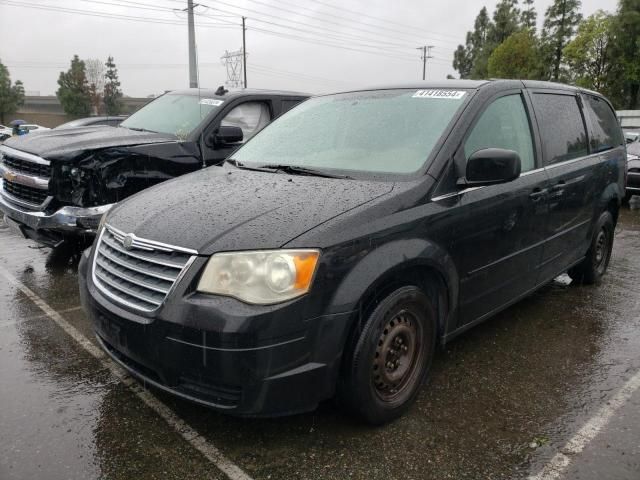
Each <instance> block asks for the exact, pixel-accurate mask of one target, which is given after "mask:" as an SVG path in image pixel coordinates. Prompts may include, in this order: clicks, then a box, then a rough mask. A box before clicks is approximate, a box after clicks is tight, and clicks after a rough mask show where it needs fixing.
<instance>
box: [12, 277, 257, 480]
mask: <svg viewBox="0 0 640 480" xmlns="http://www.w3.org/2000/svg"><path fill="white" fill-rule="evenodd" d="M0 275H2V276H3V277H4V278H5V279H6V280H7V282H9V283H10V284H11V285H13V286H14V287H16V288H17V289H18V290H20V291H21V292H22V293H23V294H24V295H25V296H27V297H28V298H29V299H30V300H31V301H32V302H33V303H34V304H36V305H37V306H38V307H39V308H40V309H41V310H42V311H43V312H44V313H45V314H46V315H47V316H48V317H49V318H50V319H51V320H53V321H54V322H55V323H56V324H57V325H58V326H59V327H60V328H61V329H62V330H64V331H65V332H66V333H67V334H68V335H69V336H70V337H71V338H73V339H74V340H75V341H76V342H78V343H79V344H80V346H81V347H82V348H84V349H85V350H86V351H87V352H88V353H90V354H91V355H92V356H93V357H95V358H96V359H98V361H100V363H101V364H102V365H103V366H104V367H105V368H107V369H108V370H109V371H110V372H111V373H112V374H113V376H114V377H116V378H117V379H118V380H120V381H121V382H122V383H123V384H125V385H126V386H127V387H128V388H129V389H130V390H131V391H132V392H133V393H134V394H135V395H136V396H137V397H138V398H140V399H141V400H142V401H143V402H144V403H145V404H146V405H147V406H148V407H149V408H151V409H152V410H153V411H154V412H156V413H157V414H158V415H160V417H162V418H163V419H164V420H165V422H167V424H169V426H170V427H171V428H173V430H175V431H176V433H178V434H179V435H180V436H181V437H182V438H183V439H184V440H185V441H186V442H187V443H189V444H190V445H191V446H192V447H193V448H195V449H196V450H198V451H199V452H200V453H201V454H202V455H204V456H205V457H206V458H207V460H209V461H210V462H211V463H213V464H214V465H215V466H216V467H218V469H219V470H220V471H221V472H222V473H224V474H225V475H226V476H227V477H228V478H229V479H230V480H252V478H251V477H250V476H249V475H247V474H246V473H245V472H244V471H243V470H242V469H241V468H240V467H238V466H237V465H235V464H234V463H233V462H232V461H231V460H229V459H228V458H227V457H225V456H224V454H223V453H222V452H221V451H220V450H218V449H217V448H216V447H215V446H214V445H213V444H211V443H210V442H209V441H207V439H206V438H204V437H203V436H202V435H200V434H199V433H198V432H197V431H195V430H194V429H193V428H191V427H190V426H189V425H188V424H187V423H186V422H185V421H184V420H182V419H181V418H180V417H178V416H177V415H176V414H175V413H174V412H173V411H172V410H171V409H170V408H169V407H167V406H166V405H165V404H164V403H162V402H161V401H160V400H158V399H157V398H156V397H155V396H154V395H153V394H152V393H151V392H149V391H148V390H146V389H145V388H144V387H143V386H142V385H141V384H139V383H138V382H136V381H135V380H134V379H133V378H132V377H131V376H130V375H129V374H128V373H127V372H126V371H125V370H124V369H122V368H121V367H120V366H119V365H116V364H115V363H114V362H113V361H111V360H110V359H109V357H108V356H107V355H106V354H105V353H104V352H103V351H102V350H100V349H99V348H98V347H96V346H95V345H94V344H93V343H91V342H90V341H89V340H88V339H87V338H86V337H85V336H84V335H82V333H80V331H79V330H77V329H76V328H75V327H74V326H73V325H71V324H70V323H69V322H67V321H66V320H65V319H64V318H63V317H62V316H61V315H60V314H59V313H58V312H56V311H55V310H54V309H53V308H51V307H50V306H49V305H48V304H47V303H46V302H45V301H44V300H43V299H41V298H40V297H39V296H38V295H37V294H36V293H35V292H33V291H32V290H31V289H30V288H29V287H27V286H26V285H25V284H23V283H22V282H20V281H19V280H18V279H16V278H15V277H14V276H13V275H11V274H10V273H9V272H8V271H7V270H5V269H4V268H3V267H0Z"/></svg>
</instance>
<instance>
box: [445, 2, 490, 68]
mask: <svg viewBox="0 0 640 480" xmlns="http://www.w3.org/2000/svg"><path fill="white" fill-rule="evenodd" d="M491 28H492V24H491V19H490V18H489V12H488V11H487V8H486V7H483V8H482V10H480V13H478V16H477V17H476V19H475V22H474V25H473V31H471V32H467V38H466V43H465V45H464V46H463V45H459V46H458V49H457V50H456V51H455V53H454V57H453V68H455V69H456V70H457V71H458V72H459V73H460V78H484V77H483V74H484V73H485V72H484V71H483V70H482V69H481V68H475V65H476V64H477V63H479V59H480V58H482V56H483V51H484V50H485V47H486V46H487V41H488V37H489V31H490V30H491Z"/></svg>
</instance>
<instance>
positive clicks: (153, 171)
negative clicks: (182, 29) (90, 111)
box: [0, 87, 308, 247]
mask: <svg viewBox="0 0 640 480" xmlns="http://www.w3.org/2000/svg"><path fill="white" fill-rule="evenodd" d="M307 97H308V95H305V94H300V93H294V92H281V91H268V90H241V91H237V92H228V91H227V90H225V89H224V88H222V87H220V88H218V89H217V90H205V89H195V88H194V89H187V90H180V91H172V92H169V93H166V94H164V95H162V96H160V97H158V98H157V99H155V100H153V101H152V102H150V103H148V104H147V105H145V106H144V107H143V108H141V109H140V110H138V111H137V112H136V113H134V114H133V115H131V116H130V117H129V118H128V119H127V120H125V121H124V122H122V124H121V125H120V126H119V127H116V128H114V127H109V126H104V127H86V128H82V127H79V128H73V129H68V130H50V131H47V132H42V133H41V134H38V135H27V136H25V137H21V138H15V139H10V140H8V141H7V142H6V143H5V144H4V145H2V146H0V176H1V177H2V189H1V190H0V210H2V212H3V213H4V215H5V221H6V222H7V223H8V224H9V225H10V226H12V227H14V228H15V229H17V230H19V231H20V232H21V233H22V235H24V236H25V237H26V238H30V239H32V240H35V241H36V242H38V243H41V244H43V245H48V246H54V247H55V246H58V245H60V244H61V243H63V242H65V241H67V242H76V241H81V240H84V239H86V238H87V237H88V238H92V237H93V235H94V234H95V231H96V230H97V228H98V224H99V222H100V218H101V217H102V215H103V214H104V213H105V212H107V211H108V210H109V209H110V208H111V207H112V206H113V205H114V204H115V203H117V202H119V201H120V200H122V199H124V198H126V197H128V196H130V195H133V194H134V193H137V192H139V191H141V190H143V189H145V188H147V187H150V186H152V185H155V184H157V183H160V182H163V181H165V180H168V179H171V178H174V177H177V176H179V175H183V174H185V173H189V172H193V171H195V170H198V169H200V168H204V167H208V166H211V165H219V164H221V163H222V162H223V161H224V159H225V158H226V157H227V156H229V155H230V154H231V153H232V152H233V151H235V149H236V148H238V147H239V146H240V145H242V143H243V142H244V141H246V140H247V139H249V138H251V137H252V136H253V135H254V134H255V133H257V132H258V131H259V130H260V129H262V128H263V127H264V126H266V125H267V124H268V123H269V122H271V120H272V119H274V118H275V117H277V116H279V115H280V114H282V113H284V112H285V111H287V110H289V109H290V108H292V107H293V106H295V105H297V104H298V103H300V102H301V101H303V100H305V99H306V98H307ZM170 194H171V192H170V191H167V195H170Z"/></svg>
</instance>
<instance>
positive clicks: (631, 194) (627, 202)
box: [622, 192, 633, 205]
mask: <svg viewBox="0 0 640 480" xmlns="http://www.w3.org/2000/svg"><path fill="white" fill-rule="evenodd" d="M632 197H633V193H631V192H627V193H626V194H625V196H624V200H623V201H622V202H623V203H626V204H627V205H628V204H629V202H630V201H631V198H632Z"/></svg>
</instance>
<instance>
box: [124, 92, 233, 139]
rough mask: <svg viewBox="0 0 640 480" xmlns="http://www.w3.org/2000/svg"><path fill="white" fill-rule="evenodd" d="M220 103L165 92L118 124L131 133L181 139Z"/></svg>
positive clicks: (210, 99)
mask: <svg viewBox="0 0 640 480" xmlns="http://www.w3.org/2000/svg"><path fill="white" fill-rule="evenodd" d="M221 104H222V100H218V99H215V98H204V97H202V96H198V95H184V94H176V93H167V94H165V95H162V96H161V97H158V98H156V99H155V100H153V101H152V102H150V103H148V104H146V105H145V106H144V107H142V108H141V109H140V110H138V111H137V112H136V113H134V114H133V115H131V116H130V117H129V118H127V119H126V120H125V121H124V122H122V123H121V124H120V126H122V127H126V128H130V129H132V130H146V131H151V132H159V133H169V134H172V135H176V136H177V137H178V138H180V139H182V140H184V139H185V138H186V137H187V136H188V135H189V134H190V133H191V132H192V131H193V130H194V129H195V128H196V127H197V126H198V125H199V124H200V122H201V121H202V120H203V119H204V118H205V117H206V116H207V115H208V114H209V113H210V112H211V111H212V110H213V109H215V108H218V106H220V105H221Z"/></svg>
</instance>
